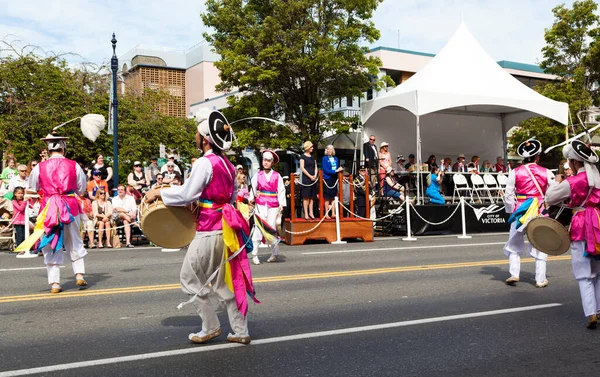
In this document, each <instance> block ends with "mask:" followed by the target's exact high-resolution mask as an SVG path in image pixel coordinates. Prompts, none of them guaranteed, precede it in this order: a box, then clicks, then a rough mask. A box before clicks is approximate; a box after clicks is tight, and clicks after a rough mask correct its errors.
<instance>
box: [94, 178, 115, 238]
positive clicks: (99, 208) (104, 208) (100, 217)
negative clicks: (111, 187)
mask: <svg viewBox="0 0 600 377" xmlns="http://www.w3.org/2000/svg"><path fill="white" fill-rule="evenodd" d="M106 195H107V194H106V191H104V189H100V190H99V191H98V193H97V194H96V200H94V202H93V203H92V213H93V215H94V220H95V223H96V228H98V248H103V247H104V246H103V245H102V239H103V238H104V236H106V247H108V248H112V245H111V244H110V242H111V238H110V233H111V228H112V224H111V217H112V213H113V208H112V204H111V203H110V202H109V201H108V200H107V198H106Z"/></svg>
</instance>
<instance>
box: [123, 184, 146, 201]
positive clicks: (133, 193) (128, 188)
mask: <svg viewBox="0 0 600 377" xmlns="http://www.w3.org/2000/svg"><path fill="white" fill-rule="evenodd" d="M125 193H126V194H127V195H128V196H131V197H132V198H133V200H135V202H136V204H139V203H140V200H141V199H142V194H141V193H140V192H139V191H138V190H136V189H134V188H133V187H131V186H129V185H127V186H125Z"/></svg>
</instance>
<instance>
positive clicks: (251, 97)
mask: <svg viewBox="0 0 600 377" xmlns="http://www.w3.org/2000/svg"><path fill="white" fill-rule="evenodd" d="M381 1H382V0H296V1H286V0H270V1H264V0H208V1H207V2H206V8H207V10H206V12H205V13H204V14H202V15H201V17H202V20H203V22H204V24H205V25H206V26H208V27H211V28H212V29H213V30H214V32H212V33H206V34H205V38H206V40H207V41H208V42H210V43H211V44H212V45H213V46H214V49H215V51H216V53H217V54H219V55H220V56H221V60H220V61H218V62H216V63H215V66H216V67H217V68H218V69H219V70H220V77H221V83H220V84H219V85H218V87H217V89H218V90H220V91H223V92H230V91H233V90H236V89H237V90H239V91H240V92H241V93H242V94H243V95H240V96H231V97H230V99H229V101H230V102H229V104H230V106H231V108H230V109H229V110H228V111H229V114H235V115H237V116H239V117H244V116H269V117H273V118H276V119H283V120H284V121H285V122H286V123H288V124H289V125H290V127H287V128H288V130H287V131H286V130H283V129H279V128H277V127H274V128H273V126H272V124H268V125H267V124H260V123H256V122H253V123H252V124H251V125H245V127H238V129H239V131H238V135H239V136H240V138H243V139H245V140H246V143H247V145H255V144H265V145H267V146H269V145H275V146H279V145H278V144H281V143H283V144H296V145H298V143H299V141H301V140H303V139H312V140H316V139H318V138H319V137H320V136H321V133H322V132H323V131H325V130H327V129H332V130H335V131H343V130H344V128H346V129H347V127H348V124H349V121H348V120H346V119H342V120H340V119H339V115H336V116H335V117H334V118H331V119H330V117H329V115H328V111H329V110H331V103H332V100H334V99H337V98H342V97H343V98H345V97H348V96H361V95H362V93H363V92H364V91H366V90H367V89H369V88H373V87H375V88H382V87H383V86H385V85H386V84H387V83H390V82H391V80H390V79H389V78H388V77H387V76H384V77H378V73H379V67H380V66H381V61H380V60H379V59H378V58H375V57H368V56H366V55H365V53H366V52H367V50H366V48H363V47H360V45H359V43H360V42H361V41H366V42H373V41H375V40H377V39H378V38H379V31H378V30H377V29H376V28H375V27H374V25H373V23H372V22H371V21H370V18H371V16H372V14H373V12H374V11H375V9H376V8H377V6H378V5H379V3H381ZM230 116H231V115H230ZM328 120H329V121H328ZM284 128H285V127H284ZM269 129H270V130H269ZM290 129H291V130H290ZM274 135H277V136H278V138H277V139H274V138H273V136H274ZM288 136H289V137H288ZM253 141H254V142H253Z"/></svg>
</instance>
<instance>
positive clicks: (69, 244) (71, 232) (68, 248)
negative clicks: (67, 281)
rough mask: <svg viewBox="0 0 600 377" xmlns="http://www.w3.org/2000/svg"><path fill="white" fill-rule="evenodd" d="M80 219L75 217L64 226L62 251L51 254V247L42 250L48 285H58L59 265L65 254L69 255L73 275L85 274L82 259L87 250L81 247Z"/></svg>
mask: <svg viewBox="0 0 600 377" xmlns="http://www.w3.org/2000/svg"><path fill="white" fill-rule="evenodd" d="M80 224H81V218H80V217H79V216H76V217H75V218H74V220H73V222H72V223H70V224H66V225H65V226H64V237H63V244H64V249H62V250H58V251H57V252H55V253H53V252H52V247H51V246H49V245H48V246H46V247H44V248H43V249H42V253H43V254H44V263H45V264H46V269H47V270H48V284H53V283H60V265H61V264H63V262H64V260H65V253H69V256H70V258H71V265H72V267H73V273H74V274H75V275H77V274H85V264H84V262H83V258H84V257H85V256H86V255H87V250H86V249H85V247H83V240H82V239H81V233H80V232H79V231H80Z"/></svg>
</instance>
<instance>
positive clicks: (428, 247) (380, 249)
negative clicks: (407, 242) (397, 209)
mask: <svg viewBox="0 0 600 377" xmlns="http://www.w3.org/2000/svg"><path fill="white" fill-rule="evenodd" d="M505 243H506V242H487V243H463V244H457V245H452V244H450V245H430V246H408V247H407V246H400V247H383V248H376V249H351V250H330V251H309V252H306V253H302V255H319V254H338V253H358V252H361V251H364V252H372V251H391V250H417V249H447V248H450V247H473V246H495V245H504V244H505Z"/></svg>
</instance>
